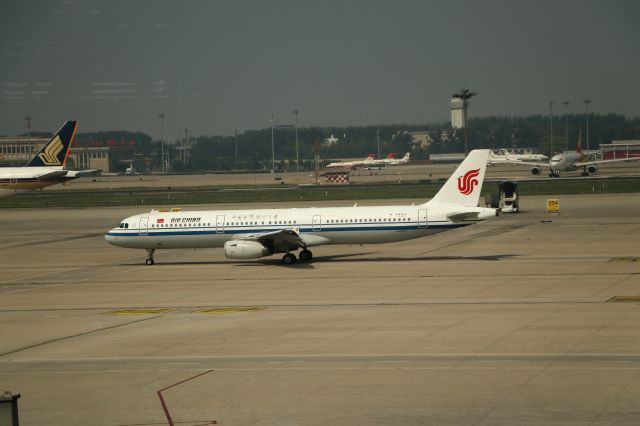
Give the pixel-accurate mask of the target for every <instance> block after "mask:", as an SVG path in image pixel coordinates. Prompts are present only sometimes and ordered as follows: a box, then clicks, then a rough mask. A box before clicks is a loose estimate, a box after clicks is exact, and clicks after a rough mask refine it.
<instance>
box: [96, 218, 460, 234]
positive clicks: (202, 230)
mask: <svg viewBox="0 0 640 426" xmlns="http://www.w3.org/2000/svg"><path fill="white" fill-rule="evenodd" d="M470 224H471V223H450V222H439V223H434V222H430V223H429V226H428V227H424V228H419V227H418V225H417V223H416V222H414V223H407V224H406V225H392V226H384V225H382V226H380V225H377V226H376V225H371V224H369V225H367V224H364V225H363V226H352V225H351V224H349V226H336V224H331V226H329V225H322V227H321V229H314V228H313V227H312V226H311V225H302V226H298V227H296V226H292V227H260V228H253V227H250V226H231V227H226V226H225V227H224V230H223V232H218V231H217V230H216V228H215V227H212V226H207V227H204V226H203V227H189V228H182V229H176V228H164V229H163V228H147V229H136V228H134V229H128V230H127V231H125V232H121V231H115V232H112V231H109V232H107V235H110V236H114V237H138V236H140V237H146V236H175V235H207V234H211V235H230V234H260V233H267V232H274V231H279V230H282V229H292V228H298V229H299V232H300V233H301V234H304V233H323V232H348V231H352V232H353V231H414V230H417V229H435V228H460V227H463V226H467V225H470ZM140 233H142V235H140Z"/></svg>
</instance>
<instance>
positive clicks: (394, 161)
mask: <svg viewBox="0 0 640 426" xmlns="http://www.w3.org/2000/svg"><path fill="white" fill-rule="evenodd" d="M410 156H411V153H410V152H407V153H406V154H405V155H404V157H402V158H395V156H394V157H391V158H385V159H384V160H382V161H384V162H385V164H386V165H387V166H402V165H403V164H408V163H409V157H410Z"/></svg>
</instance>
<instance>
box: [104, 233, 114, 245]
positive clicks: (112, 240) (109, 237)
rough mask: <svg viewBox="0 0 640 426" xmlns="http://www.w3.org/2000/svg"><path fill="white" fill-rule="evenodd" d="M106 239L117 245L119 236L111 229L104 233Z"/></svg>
mask: <svg viewBox="0 0 640 426" xmlns="http://www.w3.org/2000/svg"><path fill="white" fill-rule="evenodd" d="M104 239H105V241H106V242H108V243H109V244H113V245H114V246H115V245H116V240H117V237H116V236H114V235H112V234H111V231H109V232H107V233H106V234H104Z"/></svg>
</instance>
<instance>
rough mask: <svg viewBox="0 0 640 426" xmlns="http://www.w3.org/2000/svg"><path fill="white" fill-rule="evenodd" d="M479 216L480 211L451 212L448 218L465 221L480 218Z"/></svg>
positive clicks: (454, 220) (453, 220)
mask: <svg viewBox="0 0 640 426" xmlns="http://www.w3.org/2000/svg"><path fill="white" fill-rule="evenodd" d="M479 216H480V213H479V212H462V213H449V214H448V215H447V219H449V220H450V221H451V222H464V221H465V220H478V218H479Z"/></svg>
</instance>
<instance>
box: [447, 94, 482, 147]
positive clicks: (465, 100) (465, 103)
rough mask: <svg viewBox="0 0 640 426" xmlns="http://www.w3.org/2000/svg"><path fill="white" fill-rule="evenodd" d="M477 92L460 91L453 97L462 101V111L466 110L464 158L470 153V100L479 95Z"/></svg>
mask: <svg viewBox="0 0 640 426" xmlns="http://www.w3.org/2000/svg"><path fill="white" fill-rule="evenodd" d="M477 94H478V93H477V92H472V91H471V90H469V89H460V91H459V92H458V93H454V94H453V95H451V97H453V98H455V99H460V100H461V101H462V109H463V110H464V156H465V157H466V156H467V154H468V153H469V137H468V135H467V107H468V105H469V99H471V98H473V97H474V96H475V95H477Z"/></svg>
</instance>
